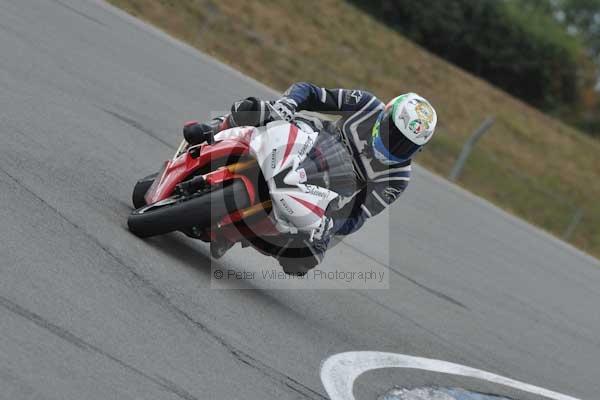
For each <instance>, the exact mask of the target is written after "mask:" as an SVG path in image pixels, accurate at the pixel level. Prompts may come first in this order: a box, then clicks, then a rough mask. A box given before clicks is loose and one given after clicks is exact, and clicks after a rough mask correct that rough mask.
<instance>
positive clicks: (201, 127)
mask: <svg viewBox="0 0 600 400" xmlns="http://www.w3.org/2000/svg"><path fill="white" fill-rule="evenodd" d="M213 135H214V131H213V127H212V126H210V125H209V124H204V123H199V122H196V121H194V122H188V123H187V124H185V126H184V127H183V137H184V138H185V140H186V141H187V142H188V143H189V144H190V145H192V146H194V145H197V144H200V143H204V142H208V143H212V138H213Z"/></svg>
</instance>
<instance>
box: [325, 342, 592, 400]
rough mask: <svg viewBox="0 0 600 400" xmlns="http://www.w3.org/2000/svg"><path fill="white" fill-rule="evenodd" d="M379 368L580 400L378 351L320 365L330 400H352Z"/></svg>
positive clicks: (453, 366) (342, 355) (461, 367)
mask: <svg viewBox="0 0 600 400" xmlns="http://www.w3.org/2000/svg"><path fill="white" fill-rule="evenodd" d="M381 368H408V369H420V370H423V371H430V372H440V373H444V374H450V375H458V376H465V377H470V378H476V379H481V380H484V381H488V382H492V383H497V384H499V385H503V386H508V387H511V388H513V389H517V390H520V391H523V392H527V393H531V394H535V395H538V396H542V397H545V398H547V399H551V400H580V399H577V398H575V397H571V396H567V395H565V394H561V393H557V392H553V391H551V390H548V389H544V388H541V387H537V386H533V385H530V384H528V383H523V382H519V381H515V380H513V379H510V378H505V377H503V376H500V375H496V374H492V373H490V372H486V371H482V370H479V369H475V368H471V367H467V366H464V365H460V364H454V363H451V362H447V361H441V360H432V359H428V358H421V357H413V356H407V355H404V354H395V353H383V352H379V351H351V352H347V353H339V354H335V355H333V356H331V357H329V358H327V359H326V360H325V361H323V363H322V365H321V381H322V382H323V386H324V387H325V390H326V391H327V394H328V395H329V397H330V398H331V400H355V399H354V394H353V393H352V389H353V387H354V381H355V380H356V378H358V377H359V376H360V375H361V374H363V373H364V372H367V371H371V370H374V369H381Z"/></svg>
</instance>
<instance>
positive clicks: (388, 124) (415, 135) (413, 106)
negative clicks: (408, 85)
mask: <svg viewBox="0 0 600 400" xmlns="http://www.w3.org/2000/svg"><path fill="white" fill-rule="evenodd" d="M436 124H437V114H436V112H435V110H434V109H433V107H432V106H431V104H430V103H429V102H428V101H427V100H425V99H424V98H423V97H421V96H419V95H417V94H415V93H407V94H403V95H401V96H398V97H396V98H394V99H392V100H391V101H390V102H389V103H387V104H386V106H385V108H384V109H383V111H382V112H381V114H380V115H379V118H378V119H377V122H375V125H373V142H372V144H373V152H374V154H375V158H377V160H379V161H380V162H382V163H383V164H387V165H389V164H396V163H402V162H406V161H408V160H410V159H411V157H412V156H413V154H414V153H415V152H417V151H418V150H419V149H420V148H421V147H423V146H424V145H425V144H426V143H427V142H429V141H430V140H431V138H432V137H433V132H434V131H435V126H436Z"/></svg>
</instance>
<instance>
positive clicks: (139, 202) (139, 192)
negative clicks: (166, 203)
mask: <svg viewBox="0 0 600 400" xmlns="http://www.w3.org/2000/svg"><path fill="white" fill-rule="evenodd" d="M157 176H158V172H157V173H154V174H152V175H148V176H146V177H145V178H142V179H140V180H139V181H137V182H136V183H135V186H134V187H133V193H132V194H131V202H132V203H133V208H140V207H143V206H145V205H146V199H144V196H146V192H147V191H148V189H150V186H152V184H153V183H154V180H155V179H156V177H157Z"/></svg>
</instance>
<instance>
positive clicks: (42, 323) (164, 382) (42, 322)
mask: <svg viewBox="0 0 600 400" xmlns="http://www.w3.org/2000/svg"><path fill="white" fill-rule="evenodd" d="M0 306H2V307H3V308H5V309H6V310H8V311H10V312H12V313H13V314H16V315H18V316H20V317H22V318H25V319H26V320H28V321H30V322H32V323H34V324H35V325H37V326H38V327H40V328H42V329H45V330H47V331H48V332H50V333H52V334H53V335H55V336H57V337H59V338H60V339H62V340H65V341H66V342H68V343H70V344H72V345H74V346H75V347H77V348H79V349H81V350H84V351H89V352H94V353H97V354H99V355H101V356H103V357H105V358H107V359H109V360H111V361H112V362H114V363H116V364H118V365H120V366H121V367H123V368H125V369H127V370H129V371H131V372H133V373H135V374H137V375H139V376H141V377H143V378H145V379H147V380H149V381H150V382H153V383H154V384H156V385H158V386H159V387H161V388H162V389H164V390H167V391H169V392H171V393H173V394H175V395H177V396H178V397H180V398H182V399H185V400H198V398H197V397H195V396H193V395H192V394H190V393H189V392H187V391H186V390H185V389H182V388H181V387H179V386H177V385H176V384H175V383H173V382H171V381H169V380H168V379H166V378H164V377H162V376H151V375H149V374H147V373H145V372H143V371H141V370H140V369H138V368H136V367H134V366H133V365H130V364H128V363H126V362H125V361H123V360H121V359H119V358H117V357H115V356H113V355H112V354H110V353H108V352H106V351H104V350H102V349H101V348H100V347H97V346H95V345H93V344H91V343H89V342H86V341H85V340H83V339H81V338H80V337H78V336H76V335H74V334H73V333H71V332H69V331H68V330H66V329H64V328H62V327H60V326H58V325H55V324H53V323H52V322H50V321H48V320H46V319H45V318H43V317H42V316H41V315H38V314H36V313H34V312H32V311H30V310H27V309H26V308H24V307H21V306H20V305H18V304H17V303H15V302H13V301H11V300H9V299H7V298H6V297H4V296H0Z"/></svg>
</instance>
